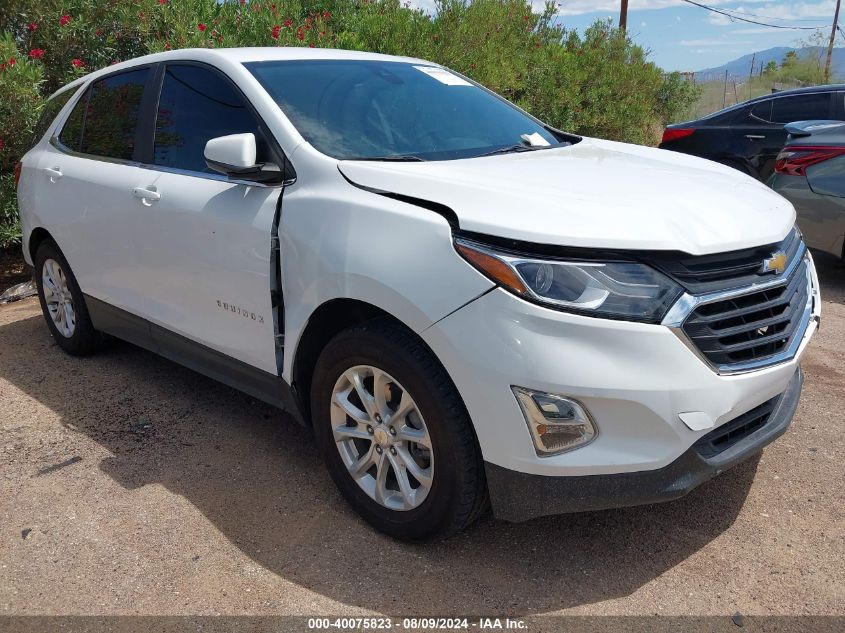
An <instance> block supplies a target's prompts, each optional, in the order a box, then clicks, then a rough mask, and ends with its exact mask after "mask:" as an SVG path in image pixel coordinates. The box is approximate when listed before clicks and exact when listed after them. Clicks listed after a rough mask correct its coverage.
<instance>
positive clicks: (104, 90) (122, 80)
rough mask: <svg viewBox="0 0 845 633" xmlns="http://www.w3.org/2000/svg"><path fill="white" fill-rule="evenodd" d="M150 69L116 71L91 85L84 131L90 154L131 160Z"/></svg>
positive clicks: (85, 147) (86, 150)
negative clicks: (117, 72)
mask: <svg viewBox="0 0 845 633" xmlns="http://www.w3.org/2000/svg"><path fill="white" fill-rule="evenodd" d="M147 72H148V71H147V69H146V68H144V69H141V70H133V71H130V72H126V73H121V74H119V75H112V76H111V77H106V78H105V79H101V80H100V81H98V82H96V83H95V84H94V85H93V86H92V88H91V94H90V96H89V98H88V108H87V111H86V116H85V128H84V130H83V132H82V141H81V150H80V151H82V152H84V153H86V154H94V155H95V156H105V157H108V158H118V159H122V160H131V159H132V155H133V154H134V152H135V131H136V129H137V127H138V112H139V110H140V106H141V97H142V96H143V93H144V84H145V83H146V81H147Z"/></svg>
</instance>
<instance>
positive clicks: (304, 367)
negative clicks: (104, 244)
mask: <svg viewBox="0 0 845 633" xmlns="http://www.w3.org/2000/svg"><path fill="white" fill-rule="evenodd" d="M377 318H384V319H389V320H391V321H393V322H395V323H396V324H398V325H400V326H401V327H403V328H405V329H408V330H409V331H411V330H410V328H408V326H406V325H405V324H404V323H402V321H400V320H399V319H397V318H396V317H394V316H393V315H391V314H390V313H388V312H386V311H385V310H383V309H382V308H379V307H377V306H375V305H373V304H371V303H367V302H366V301H360V300H358V299H346V298H343V299H331V300H329V301H326V302H325V303H323V304H321V305H320V306H318V307H317V309H316V310H314V312H312V313H311V316H310V317H309V318H308V322H307V323H306V325H305V328H304V329H303V331H302V335H301V336H300V337H299V341H298V342H297V345H296V349H295V350H294V358H293V370H292V375H291V378H292V383H291V386H292V387H293V389H294V392H295V393H296V396H297V400H298V401H299V405H300V408H301V410H302V414H303V418H304V419H305V420H306V422H309V423H310V420H311V410H310V409H311V396H310V394H311V379H312V377H313V375H314V368H315V367H316V366H317V359H318V358H319V356H320V352H322V351H323V348H324V347H325V346H326V344H327V343H328V342H329V341H330V340H331V339H332V338H333V337H334V336H336V335H337V334H339V333H340V332H342V331H343V330H345V329H347V328H350V327H353V326H355V325H359V324H361V323H364V322H365V321H370V320H372V319H377Z"/></svg>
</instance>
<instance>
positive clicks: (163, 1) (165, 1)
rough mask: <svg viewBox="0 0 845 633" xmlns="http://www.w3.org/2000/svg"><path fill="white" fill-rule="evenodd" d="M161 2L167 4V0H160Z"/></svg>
mask: <svg viewBox="0 0 845 633" xmlns="http://www.w3.org/2000/svg"><path fill="white" fill-rule="evenodd" d="M158 3H159V4H167V0H158Z"/></svg>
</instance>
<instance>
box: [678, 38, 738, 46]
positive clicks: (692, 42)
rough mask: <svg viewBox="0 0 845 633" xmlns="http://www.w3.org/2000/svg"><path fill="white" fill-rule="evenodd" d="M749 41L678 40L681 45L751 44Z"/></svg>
mask: <svg viewBox="0 0 845 633" xmlns="http://www.w3.org/2000/svg"><path fill="white" fill-rule="evenodd" d="M753 43H754V42H751V41H745V42H741V41H737V40H720V39H701V40H681V41H680V42H678V44H680V45H681V46H737V45H739V44H753Z"/></svg>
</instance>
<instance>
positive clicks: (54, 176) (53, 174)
mask: <svg viewBox="0 0 845 633" xmlns="http://www.w3.org/2000/svg"><path fill="white" fill-rule="evenodd" d="M44 173H46V174H47V175H48V176H50V182H56V181H58V180H59V178H61V177H62V176H63V174H62V170H61V169H60V168H59V167H45V168H44Z"/></svg>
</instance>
